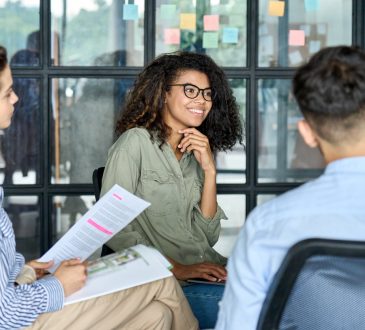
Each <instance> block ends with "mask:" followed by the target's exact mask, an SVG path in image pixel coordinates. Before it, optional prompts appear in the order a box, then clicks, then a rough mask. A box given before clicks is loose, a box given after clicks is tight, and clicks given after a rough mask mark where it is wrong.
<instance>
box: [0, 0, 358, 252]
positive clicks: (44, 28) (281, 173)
mask: <svg viewBox="0 0 365 330" xmlns="http://www.w3.org/2000/svg"><path fill="white" fill-rule="evenodd" d="M0 28H1V31H2V33H1V35H0V44H2V45H4V46H6V47H7V49H8V52H9V59H10V64H11V67H12V69H13V74H14V89H15V91H16V92H17V93H18V95H19V97H20V101H19V102H18V103H17V104H16V110H15V114H14V118H13V123H12V126H11V127H10V128H8V129H6V130H3V131H0V148H1V149H0V151H1V152H0V183H1V184H2V186H3V187H4V189H5V193H6V198H5V200H4V202H3V205H4V207H5V208H6V209H7V211H8V212H9V215H10V217H11V219H12V221H13V224H14V229H15V232H16V237H17V244H18V249H19V250H20V251H21V252H23V253H24V254H25V255H26V257H27V258H36V257H38V256H39V255H40V254H41V253H43V252H44V251H45V250H47V249H48V248H49V247H50V246H51V245H52V244H54V242H56V241H57V240H58V239H59V238H60V237H61V236H62V235H63V234H64V233H65V232H66V231H67V230H68V228H70V226H72V225H73V224H74V223H75V221H77V220H78V219H79V218H80V216H81V215H82V214H84V213H85V212H86V211H87V210H88V209H89V208H90V207H91V206H92V205H93V203H95V198H94V195H93V188H92V184H91V176H92V171H93V169H94V168H96V167H99V166H103V165H104V164H105V161H106V157H107V152H108V148H109V147H110V146H111V144H112V143H113V141H114V140H115V135H114V128H115V122H116V120H117V118H118V116H119V114H120V111H121V108H122V105H123V102H124V99H125V97H126V94H127V93H128V91H129V89H130V88H131V87H132V86H133V81H134V79H135V78H136V77H137V75H138V74H139V72H140V71H141V70H142V68H143V66H144V65H145V64H146V63H148V62H149V61H151V60H152V59H153V58H154V57H155V56H157V55H159V54H161V53H165V52H173V51H177V50H188V51H192V52H199V53H205V54H208V55H210V56H211V57H212V58H213V59H214V60H215V61H216V62H217V63H218V64H219V65H220V66H222V68H223V69H224V71H225V72H226V74H227V76H228V78H229V82H230V84H231V87H232V89H233V91H234V95H235V97H236V99H237V102H238V104H239V105H240V114H241V116H240V118H241V120H242V123H243V124H244V127H245V136H244V145H236V146H234V147H233V148H232V150H230V151H228V152H219V153H217V154H216V155H215V157H216V165H217V169H218V175H217V182H218V201H219V203H220V205H221V206H222V207H223V209H224V210H225V212H226V214H227V216H228V218H229V219H228V220H225V221H222V234H221V237H220V239H219V241H218V243H217V245H216V249H217V250H218V251H220V252H221V253H222V254H224V255H227V256H228V255H229V254H230V251H231V249H232V246H233V245H234V242H235V239H236V237H237V233H238V231H239V229H240V228H241V227H242V225H244V221H245V218H246V215H247V214H248V213H249V212H250V211H251V210H252V209H253V208H254V207H255V205H257V204H261V203H264V202H265V201H267V200H270V199H271V198H273V197H275V196H277V195H279V194H281V193H282V192H285V191H287V190H289V189H291V188H293V187H296V186H298V185H300V184H301V183H303V182H305V181H307V180H310V179H312V178H315V177H317V176H318V175H319V174H320V173H321V172H322V170H323V167H324V162H323V159H322V157H321V154H320V153H319V151H318V150H313V149H309V148H307V147H306V146H305V144H304V143H303V141H302V139H301V138H300V136H299V134H298V131H297V128H296V123H297V121H298V120H299V119H300V118H301V114H300V112H299V110H298V107H297V105H296V102H295V100H294V99H293V95H292V93H291V82H290V80H291V78H292V76H293V73H294V71H295V69H296V67H298V66H299V65H301V64H302V63H305V62H306V61H307V60H308V58H309V57H310V56H311V55H312V54H313V53H315V52H316V51H318V50H319V49H321V48H323V47H326V46H333V45H339V44H347V45H351V44H357V45H359V46H360V47H364V45H365V40H364V35H365V33H364V31H365V5H364V4H363V1H361V0H353V1H351V0H290V1H289V0H285V1H283V0H281V1H271V0H259V1H256V0H199V1H196V0H192V1H191V0H189V1H185V0H184V1H176V0H153V1H143V0H128V1H127V0H126V1H124V0H123V1H122V0H98V1H96V0H84V1H71V0H52V1H50V0H44V1H40V0H0Z"/></svg>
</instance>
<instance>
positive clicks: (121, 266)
mask: <svg viewBox="0 0 365 330" xmlns="http://www.w3.org/2000/svg"><path fill="white" fill-rule="evenodd" d="M169 268H171V264H170V263H169V262H168V260H167V259H166V258H165V257H164V256H163V255H162V254H161V253H160V252H159V251H157V250H155V249H154V248H151V247H147V246H144V245H141V244H139V245H136V246H133V247H131V248H129V249H125V250H123V251H120V252H116V253H113V254H110V255H107V256H105V257H102V258H99V259H96V260H93V261H90V262H89V265H88V277H87V280H86V284H85V286H84V287H83V288H82V289H81V290H79V291H77V292H75V293H74V294H72V295H71V296H69V297H67V298H66V299H65V305H68V304H73V303H76V302H80V301H83V300H87V299H91V298H95V297H98V296H101V295H106V294H109V293H113V292H116V291H120V290H124V289H128V288H131V287H134V286H137V285H142V284H146V283H149V282H152V281H156V280H159V279H162V278H165V277H169V276H172V273H171V272H170V271H169Z"/></svg>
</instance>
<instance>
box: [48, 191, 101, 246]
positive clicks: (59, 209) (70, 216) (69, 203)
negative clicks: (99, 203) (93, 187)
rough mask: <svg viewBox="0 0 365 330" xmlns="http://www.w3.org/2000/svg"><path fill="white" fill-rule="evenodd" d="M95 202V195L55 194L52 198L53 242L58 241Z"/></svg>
mask: <svg viewBox="0 0 365 330" xmlns="http://www.w3.org/2000/svg"><path fill="white" fill-rule="evenodd" d="M94 203H95V197H94V196H90V195H82V196H54V197H53V200H52V223H53V235H52V244H54V243H56V242H57V241H58V240H59V239H60V238H61V237H62V236H63V235H64V234H65V233H66V232H67V231H68V230H69V229H70V228H71V227H72V226H73V225H74V224H75V222H76V221H77V220H78V219H80V218H81V217H82V216H83V215H84V214H85V213H86V212H87V211H88V210H89V209H90V208H91V207H92V206H93V204H94Z"/></svg>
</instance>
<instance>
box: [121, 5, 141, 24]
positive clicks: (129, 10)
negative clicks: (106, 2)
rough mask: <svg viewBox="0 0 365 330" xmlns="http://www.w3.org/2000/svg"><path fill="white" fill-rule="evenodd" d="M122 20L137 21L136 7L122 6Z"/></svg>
mask: <svg viewBox="0 0 365 330" xmlns="http://www.w3.org/2000/svg"><path fill="white" fill-rule="evenodd" d="M123 19H124V20H125V21H136V20H137V19H138V6H137V5H123Z"/></svg>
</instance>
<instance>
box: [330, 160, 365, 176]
mask: <svg viewBox="0 0 365 330" xmlns="http://www.w3.org/2000/svg"><path fill="white" fill-rule="evenodd" d="M344 171H346V172H363V173H365V157H347V158H342V159H338V160H335V161H333V162H331V163H329V164H328V165H327V167H326V170H325V173H326V174H330V173H335V172H344Z"/></svg>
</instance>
